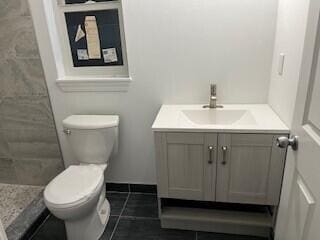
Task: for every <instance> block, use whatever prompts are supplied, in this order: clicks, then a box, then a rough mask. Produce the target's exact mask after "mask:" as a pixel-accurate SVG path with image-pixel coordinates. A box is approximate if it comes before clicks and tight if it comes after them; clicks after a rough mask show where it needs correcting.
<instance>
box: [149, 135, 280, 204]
mask: <svg viewBox="0 0 320 240" xmlns="http://www.w3.org/2000/svg"><path fill="white" fill-rule="evenodd" d="M277 137H278V135H273V134H236V133H230V134H229V133H228V134H224V133H173V132H168V133H166V132H156V133H155V144H156V156H157V176H158V180H157V181H158V195H159V197H160V198H177V199H186V200H201V201H215V202H224V203H245V204H261V205H274V206H275V205H278V202H279V196H280V190H281V182H282V176H283V169H284V163H285V150H284V149H280V148H278V147H277V146H276V144H275V142H276V139H277Z"/></svg>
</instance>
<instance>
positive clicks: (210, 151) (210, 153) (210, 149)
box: [208, 146, 214, 164]
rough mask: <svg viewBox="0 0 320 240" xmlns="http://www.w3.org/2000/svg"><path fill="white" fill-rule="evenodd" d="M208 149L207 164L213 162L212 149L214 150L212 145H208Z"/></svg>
mask: <svg viewBox="0 0 320 240" xmlns="http://www.w3.org/2000/svg"><path fill="white" fill-rule="evenodd" d="M208 150H209V161H208V163H209V164H212V163H213V151H214V147H213V146H208Z"/></svg>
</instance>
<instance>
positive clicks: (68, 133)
mask: <svg viewBox="0 0 320 240" xmlns="http://www.w3.org/2000/svg"><path fill="white" fill-rule="evenodd" d="M63 132H64V133H65V134H67V135H70V134H71V130H70V129H63Z"/></svg>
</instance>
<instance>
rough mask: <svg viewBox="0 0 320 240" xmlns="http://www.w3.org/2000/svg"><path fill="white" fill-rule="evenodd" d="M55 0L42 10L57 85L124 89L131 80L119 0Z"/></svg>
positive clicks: (89, 89)
mask: <svg viewBox="0 0 320 240" xmlns="http://www.w3.org/2000/svg"><path fill="white" fill-rule="evenodd" d="M58 1H59V2H57V1H52V2H53V3H52V6H51V7H52V8H51V9H48V8H47V9H46V11H47V13H46V15H47V20H48V24H49V25H50V26H49V28H51V30H49V31H50V33H51V34H50V36H51V38H52V39H51V40H52V45H53V48H54V52H55V53H54V54H55V57H56V62H57V63H58V66H57V70H58V75H59V76H58V79H57V84H58V85H59V86H60V87H61V88H62V90H64V91H125V90H126V88H127V86H128V84H129V83H130V82H131V79H130V77H129V70H128V62H127V54H126V43H125V32H124V26H123V14H122V5H121V1H115V0H109V1H108V0H100V1H95V2H93V1H90V3H88V2H87V1H84V0H58ZM84 2H86V3H84ZM49 10H51V13H50V12H48V11H49ZM51 18H54V19H51ZM53 25H54V26H53ZM92 29H93V30H92Z"/></svg>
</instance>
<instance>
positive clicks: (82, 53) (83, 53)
mask: <svg viewBox="0 0 320 240" xmlns="http://www.w3.org/2000/svg"><path fill="white" fill-rule="evenodd" d="M77 55H78V60H89V55H88V50H87V49H78V50H77Z"/></svg>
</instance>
